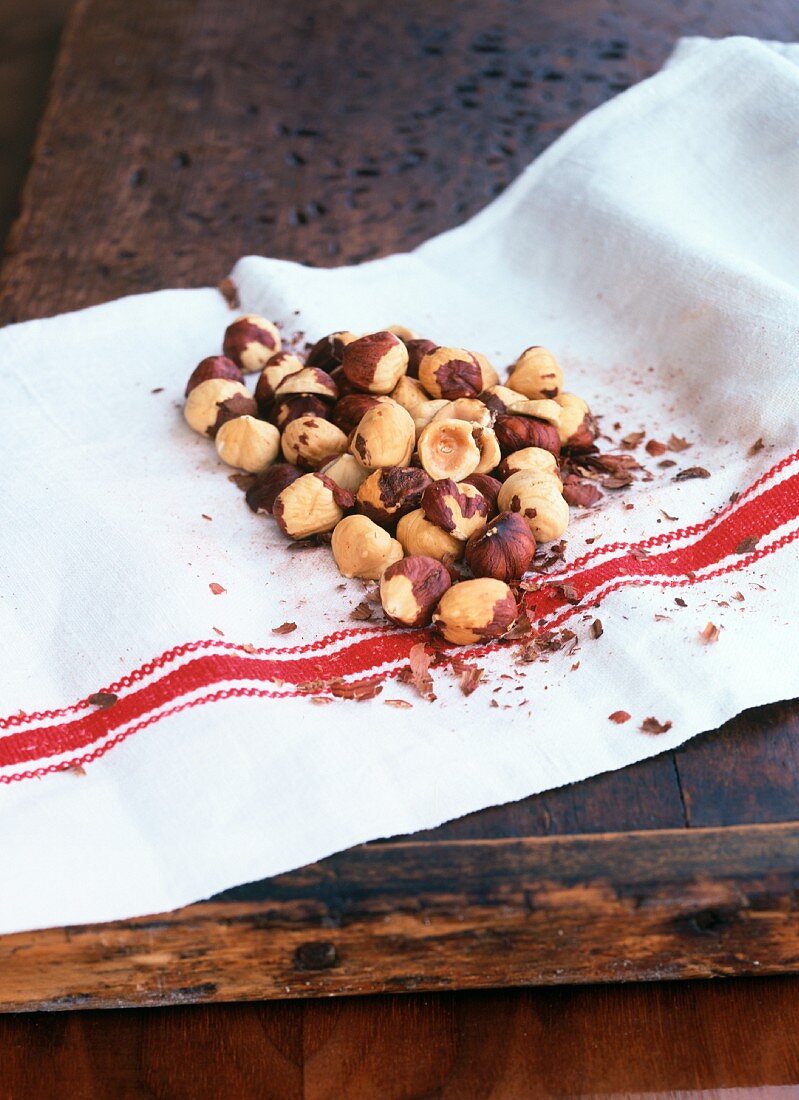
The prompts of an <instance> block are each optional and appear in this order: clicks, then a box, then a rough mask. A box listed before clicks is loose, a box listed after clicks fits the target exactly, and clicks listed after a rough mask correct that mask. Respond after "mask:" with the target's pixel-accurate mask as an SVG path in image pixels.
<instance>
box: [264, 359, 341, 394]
mask: <svg viewBox="0 0 799 1100" xmlns="http://www.w3.org/2000/svg"><path fill="white" fill-rule="evenodd" d="M308 394H313V395H314V396H315V397H322V398H330V399H331V400H333V401H335V400H336V398H337V397H338V388H337V387H336V383H335V382H334V381H333V379H332V378H331V377H330V375H329V374H327V372H326V371H323V370H322V369H321V368H320V367H303V368H302V370H297V371H289V372H287V373H286V375H285V376H284V377H283V379H282V380H281V381H280V382H279V383H278V385H277V386H276V388H275V397H276V398H281V397H289V396H292V397H293V396H295V395H296V396H299V395H306V396H307V395H308Z"/></svg>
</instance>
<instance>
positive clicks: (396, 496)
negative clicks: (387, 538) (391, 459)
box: [356, 466, 430, 527]
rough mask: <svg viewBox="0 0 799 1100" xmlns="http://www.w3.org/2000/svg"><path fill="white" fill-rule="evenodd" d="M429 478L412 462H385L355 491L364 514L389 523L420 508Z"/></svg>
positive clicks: (380, 521)
mask: <svg viewBox="0 0 799 1100" xmlns="http://www.w3.org/2000/svg"><path fill="white" fill-rule="evenodd" d="M429 484H430V478H429V477H428V476H427V474H426V473H425V472H424V470H417V469H416V468H414V467H413V466H383V467H382V468H381V469H379V470H375V471H374V473H371V474H369V476H368V477H367V478H366V480H365V481H364V482H363V484H362V485H361V487H360V489H359V490H358V492H357V494H356V505H357V507H358V510H359V511H360V512H362V513H363V515H365V516H368V517H369V518H370V519H372V520H374V522H375V523H379V524H380V525H381V526H382V527H387V526H389V525H390V524H392V523H394V522H395V521H396V520H398V519H400V518H401V517H402V516H404V515H405V514H406V512H411V511H413V509H414V508H418V507H419V504H420V502H421V499H422V493H424V491H425V489H426V488H427V486H428V485H429Z"/></svg>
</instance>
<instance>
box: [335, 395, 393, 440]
mask: <svg viewBox="0 0 799 1100" xmlns="http://www.w3.org/2000/svg"><path fill="white" fill-rule="evenodd" d="M382 401H388V398H387V397H378V396H377V395H376V394H373V393H350V394H347V396H346V397H342V398H341V399H340V400H338V401H337V402H336V406H335V408H334V409H333V413H332V420H333V423H334V424H335V425H336V426H337V427H339V428H341V430H342V432H346V434H347V435H349V434H350V432H351V431H352V430H353V429H354V428H357V427H358V425H359V424H360V422H361V420H363V418H364V416H365V415H366V414H367V413H368V412H369V410H370V409H373V408H374V407H375V405H379V404H380V403H381V402H382Z"/></svg>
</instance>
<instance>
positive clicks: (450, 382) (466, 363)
mask: <svg viewBox="0 0 799 1100" xmlns="http://www.w3.org/2000/svg"><path fill="white" fill-rule="evenodd" d="M419 381H420V382H421V383H422V385H423V386H424V388H425V389H426V390H427V392H428V393H429V394H430V396H431V397H445V398H446V399H447V400H448V401H454V400H455V399H456V398H457V397H477V395H478V394H479V393H481V392H482V391H483V390H484V389H485V388H486V387H487V386H492V385H493V384H494V383H495V382H496V381H497V373H496V371H495V370H494V368H493V367H492V366H491V364H490V363H489V362H488V360H487V359H486V358H485V357H484V356H482V355H478V354H477V353H475V352H472V351H465V350H464V349H463V348H436V349H435V351H430V352H428V353H427V355H425V356H424V357H423V358H422V361H421V362H420V363H419Z"/></svg>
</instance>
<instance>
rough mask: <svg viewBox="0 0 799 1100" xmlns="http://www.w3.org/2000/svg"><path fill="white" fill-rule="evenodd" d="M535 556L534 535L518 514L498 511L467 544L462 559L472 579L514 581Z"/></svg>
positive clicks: (525, 570) (526, 568)
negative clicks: (491, 578) (469, 570)
mask: <svg viewBox="0 0 799 1100" xmlns="http://www.w3.org/2000/svg"><path fill="white" fill-rule="evenodd" d="M534 554H535V539H534V538H533V533H532V531H531V530H530V528H529V527H528V525H527V521H526V520H525V519H523V518H522V517H521V516H520V515H519V513H518V512H500V514H499V515H498V516H495V517H494V518H493V519H492V520H491V521H490V522H489V523H487V524H486V525H485V526H484V527H481V528H480V530H479V531H475V533H474V534H473V535H472V536H471V538H470V539H469V541H468V542H467V543H466V550H465V552H464V556H465V558H466V562H467V564H468V566H469V568H470V569H471V571H472V573H474V575H475V577H493V578H494V579H495V580H498V581H506V582H507V581H516V580H519V578H520V577H522V576H523V575H524V574H525V573H526V572H527V570H528V569H529V568H530V562H531V561H532V560H533V555H534Z"/></svg>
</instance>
